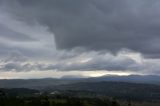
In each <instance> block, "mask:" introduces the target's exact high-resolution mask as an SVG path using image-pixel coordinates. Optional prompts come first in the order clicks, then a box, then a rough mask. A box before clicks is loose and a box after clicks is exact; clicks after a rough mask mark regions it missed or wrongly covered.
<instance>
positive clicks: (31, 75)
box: [0, 71, 132, 79]
mask: <svg viewBox="0 0 160 106" xmlns="http://www.w3.org/2000/svg"><path fill="white" fill-rule="evenodd" d="M130 74H132V73H130V72H122V71H120V72H117V71H28V72H16V71H9V72H0V75H1V76H0V79H38V78H62V77H65V76H68V78H69V76H72V77H74V76H75V77H80V78H81V77H82V78H88V77H100V76H104V75H130Z"/></svg>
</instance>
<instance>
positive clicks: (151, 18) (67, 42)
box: [4, 0, 160, 57]
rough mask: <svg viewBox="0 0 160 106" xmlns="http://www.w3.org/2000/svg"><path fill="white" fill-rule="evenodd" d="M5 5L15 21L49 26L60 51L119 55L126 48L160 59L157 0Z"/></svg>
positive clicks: (159, 4)
mask: <svg viewBox="0 0 160 106" xmlns="http://www.w3.org/2000/svg"><path fill="white" fill-rule="evenodd" d="M4 4H5V5H7V6H8V5H9V6H8V8H7V11H10V13H12V14H13V16H14V17H15V18H16V19H18V20H22V21H26V22H27V23H29V24H30V23H33V22H38V23H40V24H42V25H45V26H48V27H49V29H50V31H52V32H53V33H54V34H55V40H56V44H57V47H58V48H60V49H73V48H75V47H83V48H87V49H89V50H109V51H112V52H117V51H119V50H121V49H122V48H127V49H131V50H135V51H138V52H141V53H143V54H144V55H147V56H148V57H159V53H160V49H159V47H158V46H157V45H159V42H160V37H159V34H160V31H159V28H160V23H159V18H160V14H159V10H160V8H159V7H160V2H159V1H158V0H154V1H151V0H141V1H139V0H134V1H133V0H121V1H119V0H114V1H113V0H101V1H97V0H81V1H79V0H68V1H66V0H61V1H58V0H47V1H43V0H38V1H36V0H34V1H33V0H27V1H26V0H16V1H12V2H10V3H8V2H7V3H4ZM13 8H14V10H13ZM155 40H156V42H155Z"/></svg>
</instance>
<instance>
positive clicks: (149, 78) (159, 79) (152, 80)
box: [0, 75, 160, 89]
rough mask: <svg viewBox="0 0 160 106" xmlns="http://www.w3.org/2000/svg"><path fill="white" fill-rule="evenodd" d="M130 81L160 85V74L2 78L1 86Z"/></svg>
mask: <svg viewBox="0 0 160 106" xmlns="http://www.w3.org/2000/svg"><path fill="white" fill-rule="evenodd" d="M101 81H114V82H129V83H144V84H156V85H160V76H156V75H144V76H141V75H129V76H108V75H106V76H102V77H92V78H76V77H62V78H60V79H54V78H45V79H27V80H24V79H8V80H7V79H2V80H0V88H32V89H43V88H45V87H48V86H58V85H66V84H74V83H78V82H101Z"/></svg>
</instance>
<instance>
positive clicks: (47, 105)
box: [0, 96, 120, 106]
mask: <svg viewBox="0 0 160 106" xmlns="http://www.w3.org/2000/svg"><path fill="white" fill-rule="evenodd" d="M0 106H120V104H119V103H118V102H117V101H116V100H110V99H107V98H76V97H60V96H57V97H47V96H39V97H28V98H24V97H23V98H22V97H21V98H16V97H12V98H10V97H7V98H6V97H4V98H0Z"/></svg>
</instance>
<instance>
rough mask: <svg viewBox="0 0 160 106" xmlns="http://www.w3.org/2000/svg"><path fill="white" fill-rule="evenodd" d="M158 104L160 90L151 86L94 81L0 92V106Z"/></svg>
mask: <svg viewBox="0 0 160 106" xmlns="http://www.w3.org/2000/svg"><path fill="white" fill-rule="evenodd" d="M53 83H54V82H53ZM113 98H116V99H113ZM159 103H160V86H159V85H153V84H140V83H126V82H108V81H97V82H77V83H69V84H60V85H52V86H46V87H44V88H41V89H36V90H35V89H28V88H12V89H11V88H8V89H7V88H1V89H0V106H160V104H159ZM131 104H132V105H131Z"/></svg>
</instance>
